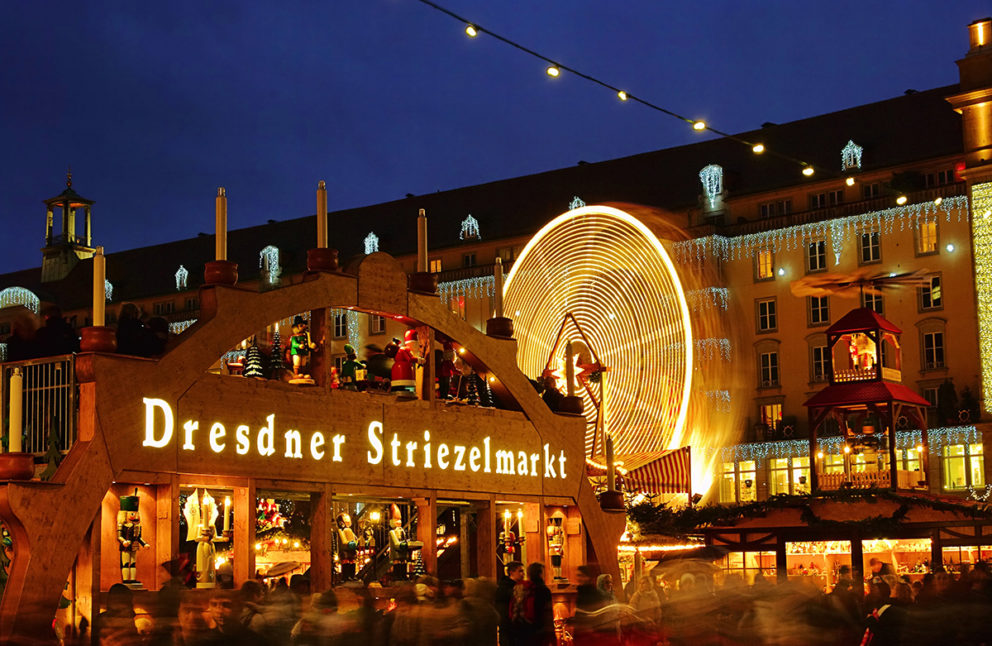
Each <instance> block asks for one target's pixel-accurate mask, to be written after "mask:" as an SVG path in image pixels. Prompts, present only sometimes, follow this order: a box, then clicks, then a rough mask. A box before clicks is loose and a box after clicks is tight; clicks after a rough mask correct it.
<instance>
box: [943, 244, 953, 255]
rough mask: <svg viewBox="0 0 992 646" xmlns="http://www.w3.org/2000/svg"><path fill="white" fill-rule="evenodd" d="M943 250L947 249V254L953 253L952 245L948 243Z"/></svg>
mask: <svg viewBox="0 0 992 646" xmlns="http://www.w3.org/2000/svg"><path fill="white" fill-rule="evenodd" d="M944 248H945V249H947V253H953V252H954V243H952V242H948V243H947V246H946V247H944Z"/></svg>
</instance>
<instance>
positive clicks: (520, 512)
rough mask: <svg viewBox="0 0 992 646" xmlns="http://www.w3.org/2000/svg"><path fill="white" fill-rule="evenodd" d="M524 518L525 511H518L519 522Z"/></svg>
mask: <svg viewBox="0 0 992 646" xmlns="http://www.w3.org/2000/svg"><path fill="white" fill-rule="evenodd" d="M523 517H524V510H523V509H518V510H517V520H520V519H521V518H523Z"/></svg>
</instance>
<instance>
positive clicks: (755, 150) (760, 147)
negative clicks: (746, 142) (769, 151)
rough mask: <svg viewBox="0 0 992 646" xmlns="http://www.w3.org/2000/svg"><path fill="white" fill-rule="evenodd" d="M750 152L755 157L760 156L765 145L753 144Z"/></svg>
mask: <svg viewBox="0 0 992 646" xmlns="http://www.w3.org/2000/svg"><path fill="white" fill-rule="evenodd" d="M751 151H752V152H753V153H754V154H755V155H760V154H761V153H763V152H765V144H754V146H752V147H751Z"/></svg>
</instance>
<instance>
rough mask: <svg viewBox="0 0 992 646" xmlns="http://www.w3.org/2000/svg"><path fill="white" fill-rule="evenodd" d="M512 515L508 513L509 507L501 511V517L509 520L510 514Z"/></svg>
mask: <svg viewBox="0 0 992 646" xmlns="http://www.w3.org/2000/svg"><path fill="white" fill-rule="evenodd" d="M512 515H513V514H511V513H510V510H509V509H507V510H506V511H504V512H503V518H505V519H507V520H510V516H512Z"/></svg>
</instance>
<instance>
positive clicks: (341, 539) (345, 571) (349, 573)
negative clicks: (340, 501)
mask: <svg viewBox="0 0 992 646" xmlns="http://www.w3.org/2000/svg"><path fill="white" fill-rule="evenodd" d="M337 523H338V559H339V562H340V563H341V578H343V579H344V580H345V581H350V580H352V579H354V578H355V559H356V558H357V556H358V536H357V535H356V534H355V532H354V531H352V529H351V516H349V515H348V514H346V513H344V512H342V513H340V514H338V517H337Z"/></svg>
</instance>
